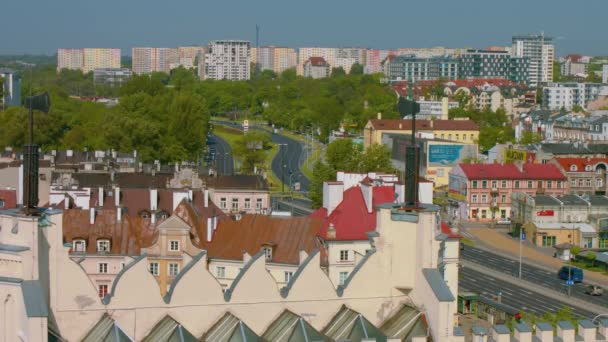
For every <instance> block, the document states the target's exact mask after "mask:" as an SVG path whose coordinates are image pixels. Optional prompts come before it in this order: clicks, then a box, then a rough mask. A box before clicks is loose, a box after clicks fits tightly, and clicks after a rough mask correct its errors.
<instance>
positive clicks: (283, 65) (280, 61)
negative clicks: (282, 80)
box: [274, 47, 298, 74]
mask: <svg viewBox="0 0 608 342" xmlns="http://www.w3.org/2000/svg"><path fill="white" fill-rule="evenodd" d="M297 64H298V54H297V53H296V50H295V49H293V48H287V47H275V48H274V72H276V73H277V74H280V73H282V72H283V71H285V70H287V69H293V68H295V67H296V65H297Z"/></svg>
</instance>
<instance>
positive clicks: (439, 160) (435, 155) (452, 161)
mask: <svg viewBox="0 0 608 342" xmlns="http://www.w3.org/2000/svg"><path fill="white" fill-rule="evenodd" d="M475 157H477V145H461V144H432V143H429V145H428V164H427V166H429V167H433V166H435V167H442V166H454V165H456V164H458V163H460V162H462V160H463V159H467V158H475Z"/></svg>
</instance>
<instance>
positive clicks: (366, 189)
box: [361, 182, 374, 213]
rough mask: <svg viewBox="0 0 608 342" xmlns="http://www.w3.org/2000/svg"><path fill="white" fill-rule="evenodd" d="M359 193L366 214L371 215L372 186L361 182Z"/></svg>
mask: <svg viewBox="0 0 608 342" xmlns="http://www.w3.org/2000/svg"><path fill="white" fill-rule="evenodd" d="M361 193H362V194H363V199H364V200H365V206H366V207H367V212H368V213H371V212H372V211H373V210H374V208H373V203H374V202H373V199H374V189H373V186H372V184H370V183H365V182H361Z"/></svg>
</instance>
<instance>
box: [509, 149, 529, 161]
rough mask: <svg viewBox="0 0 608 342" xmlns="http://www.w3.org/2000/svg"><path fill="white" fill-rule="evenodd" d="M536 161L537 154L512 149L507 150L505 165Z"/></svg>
mask: <svg viewBox="0 0 608 342" xmlns="http://www.w3.org/2000/svg"><path fill="white" fill-rule="evenodd" d="M535 159H536V154H535V153H531V152H526V151H519V150H514V149H511V148H506V149H505V163H514V162H518V161H520V162H524V163H532V162H534V160H535Z"/></svg>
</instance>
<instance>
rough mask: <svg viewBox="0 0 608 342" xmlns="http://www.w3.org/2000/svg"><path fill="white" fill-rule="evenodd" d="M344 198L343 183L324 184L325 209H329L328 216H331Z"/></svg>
mask: <svg viewBox="0 0 608 342" xmlns="http://www.w3.org/2000/svg"><path fill="white" fill-rule="evenodd" d="M343 198H344V183H343V182H323V208H325V209H327V216H329V215H331V213H332V212H333V211H334V209H336V207H337V206H338V204H340V202H342V199H343Z"/></svg>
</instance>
